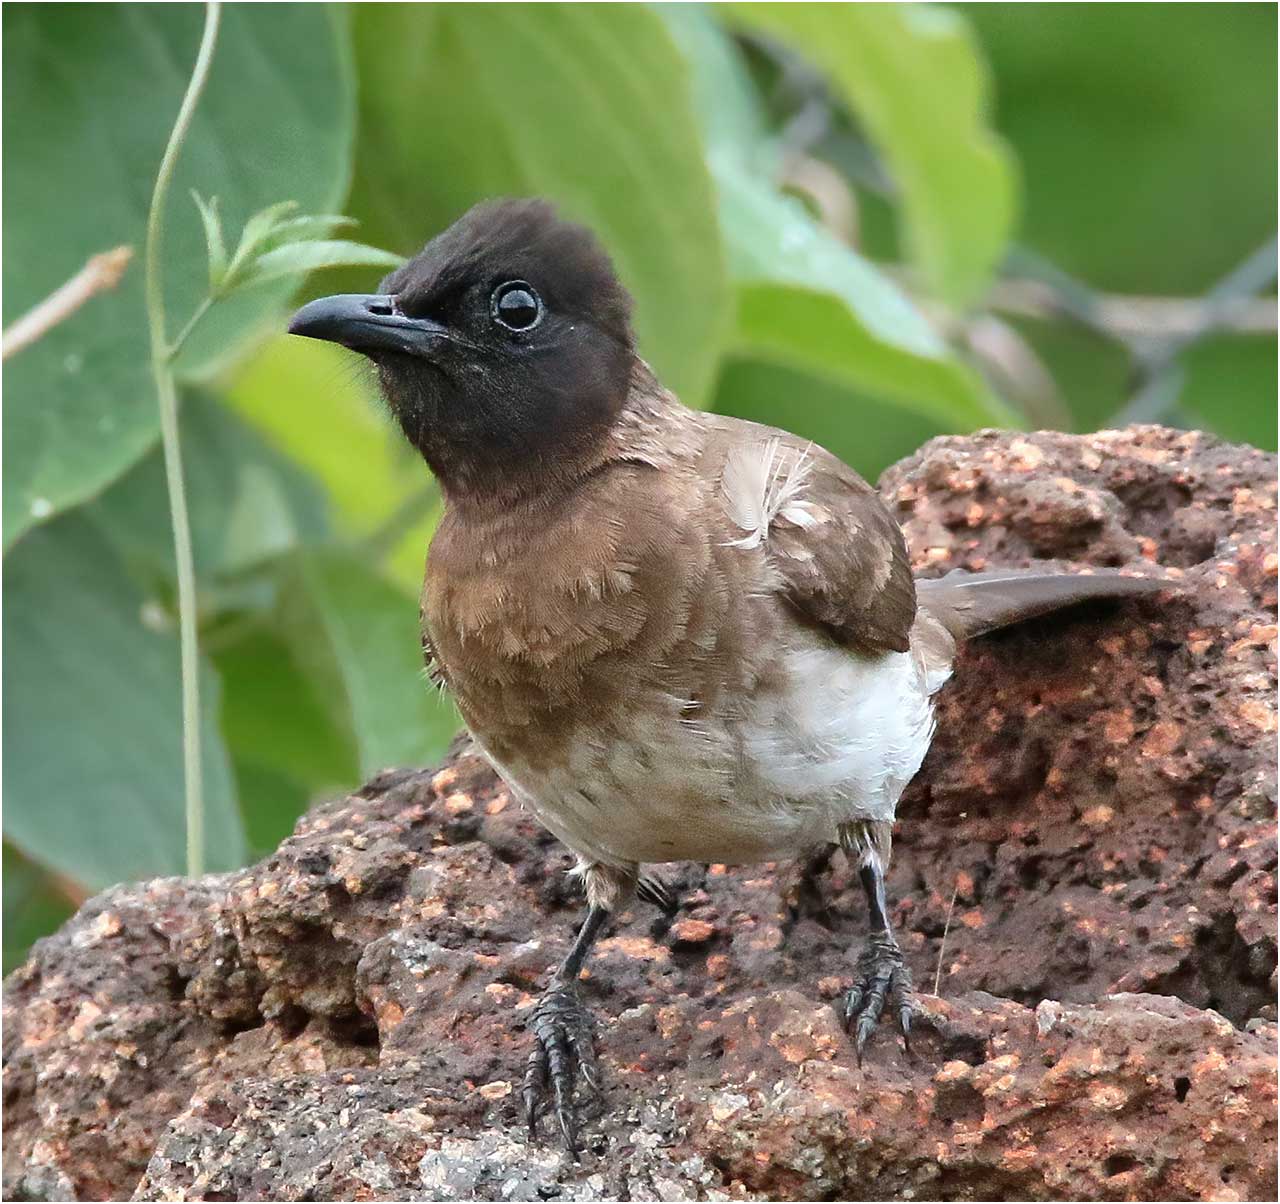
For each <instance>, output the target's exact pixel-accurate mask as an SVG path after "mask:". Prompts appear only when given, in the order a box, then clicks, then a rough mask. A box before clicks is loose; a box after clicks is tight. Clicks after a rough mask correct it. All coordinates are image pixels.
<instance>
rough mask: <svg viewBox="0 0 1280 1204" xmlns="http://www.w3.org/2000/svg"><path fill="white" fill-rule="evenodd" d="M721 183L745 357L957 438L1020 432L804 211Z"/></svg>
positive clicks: (729, 175) (725, 179) (739, 180)
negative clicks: (912, 416) (894, 408)
mask: <svg viewBox="0 0 1280 1204" xmlns="http://www.w3.org/2000/svg"><path fill="white" fill-rule="evenodd" d="M717 178H718V179H719V180H721V181H722V185H721V186H722V195H723V201H722V205H721V212H722V214H723V215H724V223H725V226H726V230H727V238H728V242H729V246H730V248H731V251H732V253H733V257H734V258H733V263H734V276H735V279H736V280H737V285H738V287H737V299H738V307H737V322H736V326H735V330H734V347H735V350H737V351H738V352H739V353H740V354H741V355H744V356H749V357H752V358H755V359H764V360H768V361H772V362H774V363H777V364H780V365H785V366H788V367H791V368H795V369H799V370H802V371H809V372H813V373H818V374H821V375H824V376H827V377H829V378H831V379H832V380H834V381H836V382H838V383H842V384H844V385H846V386H848V387H850V388H853V389H856V390H859V391H861V392H864V393H869V394H871V395H873V396H877V397H880V398H884V399H888V400H892V401H896V402H898V403H899V404H901V405H904V406H906V407H907V408H909V409H913V410H916V411H917V412H919V413H921V414H926V415H929V416H930V417H931V418H933V419H935V420H936V421H938V422H939V423H941V425H942V426H943V428H944V429H948V430H969V429H972V428H974V427H977V426H990V425H1017V424H1018V419H1017V418H1016V417H1015V416H1014V415H1013V414H1012V412H1011V411H1010V410H1008V408H1007V407H1005V406H1003V405H1002V404H1001V403H1000V402H999V401H998V400H997V399H996V398H995V397H993V396H992V395H991V393H990V391H989V389H988V388H987V387H986V385H985V383H984V382H983V380H982V378H981V377H980V376H979V375H978V374H977V372H975V371H974V370H973V369H972V368H969V367H968V366H966V365H965V364H963V363H961V362H960V361H959V359H957V358H956V356H955V355H954V353H953V352H952V351H951V350H950V349H949V348H948V347H947V345H946V344H945V343H944V342H943V341H942V339H941V338H939V336H938V335H937V334H936V333H935V332H934V330H933V328H932V327H931V326H930V325H929V323H928V322H927V321H926V319H925V318H924V317H923V316H922V315H921V314H920V312H919V311H918V310H917V309H916V308H915V307H914V306H913V305H912V304H911V303H910V302H909V301H908V300H907V299H906V297H905V296H904V295H903V294H902V292H901V291H900V290H899V289H898V287H897V286H896V285H895V284H893V282H892V281H890V280H888V279H887V278H886V277H884V276H883V275H882V274H881V273H880V272H879V271H878V270H877V269H876V268H875V267H873V266H872V265H871V264H870V263H868V262H867V261H866V260H864V259H862V258H861V257H860V256H858V255H857V254H856V253H855V252H854V251H852V250H851V249H850V248H848V247H846V246H844V245H843V244H842V243H840V242H839V241H838V240H837V239H836V238H835V237H834V236H832V235H831V234H829V233H828V232H827V231H826V230H824V229H823V228H822V227H820V226H819V225H818V224H817V223H816V222H814V221H813V219H812V218H810V217H809V215H808V214H807V213H806V212H805V211H804V209H803V208H802V207H801V205H800V204H799V202H798V201H796V200H794V199H792V198H790V197H785V196H781V195H779V194H777V193H773V192H770V191H769V190H768V189H767V188H766V187H765V186H763V185H761V184H760V183H759V182H758V181H756V180H754V179H753V178H751V177H749V176H747V175H745V174H743V173H740V172H737V171H735V170H734V169H733V168H732V167H729V166H727V165H726V167H725V168H724V169H723V170H721V171H719V172H717Z"/></svg>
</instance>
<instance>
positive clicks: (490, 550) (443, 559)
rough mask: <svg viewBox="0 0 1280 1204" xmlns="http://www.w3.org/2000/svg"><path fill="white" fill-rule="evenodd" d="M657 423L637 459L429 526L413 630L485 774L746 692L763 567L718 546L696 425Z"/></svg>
mask: <svg viewBox="0 0 1280 1204" xmlns="http://www.w3.org/2000/svg"><path fill="white" fill-rule="evenodd" d="M661 421H664V422H666V423H667V424H668V427H669V429H667V430H666V432H665V437H664V438H663V439H661V440H660V448H659V445H658V444H655V445H654V446H655V449H657V450H653V451H652V454H650V453H646V452H644V451H643V450H639V451H637V449H636V448H635V447H634V446H632V447H631V448H630V449H629V453H628V454H627V455H625V456H622V457H620V458H609V459H607V460H606V461H605V462H603V463H601V464H600V465H599V466H597V468H596V470H595V471H593V472H592V473H590V474H589V475H587V476H586V477H585V478H583V479H581V480H579V481H578V482H577V483H576V485H575V486H574V487H573V488H571V489H567V490H565V491H563V492H561V493H559V494H557V495H556V496H554V497H549V496H548V497H542V498H540V499H538V500H537V501H536V502H533V503H528V504H526V505H522V506H520V507H505V508H503V509H501V510H496V511H491V512H485V511H482V510H477V509H474V508H468V509H465V510H463V509H457V508H453V507H451V508H450V509H449V510H448V511H447V512H446V514H445V517H444V519H443V520H442V522H441V525H440V528H439V530H438V532H437V534H436V537H435V540H434V541H433V543H432V547H431V553H430V557H429V561H428V571H427V578H426V582H425V585H424V590H423V618H424V622H425V625H426V628H427V633H428V637H429V640H430V642H431V644H432V645H433V646H434V653H435V656H436V658H437V659H438V661H439V664H440V666H441V669H442V671H443V674H444V676H445V678H446V680H447V682H448V685H449V687H450V689H451V691H452V693H453V695H454V698H455V700H456V701H457V703H458V706H459V709H460V710H461V712H462V714H463V717H464V718H465V719H466V721H467V723H468V726H470V727H471V729H472V731H473V732H475V734H476V735H477V736H478V737H480V739H481V740H482V741H483V742H484V744H485V745H486V747H488V748H489V750H490V751H491V752H492V754H493V755H494V757H495V758H496V759H498V760H499V761H504V762H505V761H507V760H519V761H521V762H523V763H526V764H535V765H536V764H537V763H538V762H539V761H543V760H554V759H555V758H557V757H559V756H560V755H561V754H562V752H563V750H564V749H565V748H566V747H568V746H569V744H570V742H571V740H572V737H573V734H574V732H575V731H576V730H578V729H580V728H581V727H582V725H583V724H587V725H592V726H593V727H595V728H596V729H597V730H601V731H606V730H608V729H610V728H615V729H616V728H617V727H619V726H625V725H626V724H627V723H628V722H629V720H628V709H629V708H632V707H635V706H638V705H643V704H644V699H645V697H646V694H647V693H649V692H651V691H653V690H659V691H661V692H663V693H664V694H666V695H668V696H672V695H674V696H675V697H677V698H680V699H683V700H685V702H686V714H687V715H688V716H689V717H691V718H692V717H696V716H697V715H698V714H699V713H700V712H701V711H702V710H703V709H705V708H708V707H713V706H714V705H715V703H716V701H717V700H718V698H719V696H720V694H721V692H722V691H724V690H726V689H730V690H747V689H749V688H750V686H751V680H750V679H751V677H752V675H753V674H754V673H755V672H756V669H755V664H754V662H755V658H754V657H753V655H752V651H751V650H752V648H753V647H754V648H761V647H765V648H767V647H768V646H769V643H770V641H769V640H768V639H767V637H766V633H765V632H764V631H763V630H761V627H762V625H763V624H765V623H766V622H767V621H768V618H767V617H768V615H770V614H772V613H774V608H773V607H772V606H771V605H754V604H751V603H750V602H749V601H747V599H749V598H750V596H751V595H753V594H757V595H758V594H759V590H758V588H757V589H754V590H753V588H752V586H751V583H750V582H749V581H748V580H747V579H746V578H748V577H750V576H751V575H752V573H753V572H758V571H760V568H761V564H762V561H760V560H759V558H757V557H752V556H744V555H743V553H742V551H741V549H740V548H734V547H732V546H730V539H731V537H732V535H733V534H734V532H732V531H730V530H729V529H728V528H727V526H726V525H725V520H724V518H723V515H722V504H721V502H720V500H719V499H718V498H717V496H716V491H717V490H718V488H719V473H718V471H707V469H708V467H709V466H708V465H706V464H704V463H703V458H704V456H706V455H707V454H711V455H715V454H721V455H722V454H723V452H722V451H721V452H720V453H716V452H715V451H714V449H713V450H712V451H710V452H708V449H707V443H708V441H707V439H706V434H705V430H704V426H703V424H702V422H701V421H700V416H699V415H696V414H693V413H692V412H690V411H687V410H683V411H677V410H673V411H671V413H670V414H668V415H666V416H665V418H663V419H662V420H661ZM654 423H655V417H654V415H653V414H650V415H647V416H646V418H645V429H646V432H647V433H650V434H652V430H653V426H654ZM624 433H625V432H624ZM659 458H660V459H661V462H655V461H657V460H659ZM717 516H720V517H717Z"/></svg>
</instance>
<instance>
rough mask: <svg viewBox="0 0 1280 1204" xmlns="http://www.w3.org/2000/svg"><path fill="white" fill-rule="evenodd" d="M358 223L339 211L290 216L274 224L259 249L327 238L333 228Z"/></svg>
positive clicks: (356, 224)
mask: <svg viewBox="0 0 1280 1204" xmlns="http://www.w3.org/2000/svg"><path fill="white" fill-rule="evenodd" d="M359 224H360V223H359V222H358V221H356V219H355V218H354V217H344V216H343V215H342V214H340V213H304V214H303V215H302V216H301V217H291V218H290V219H289V220H288V221H284V222H281V223H280V224H279V225H278V226H276V228H275V229H274V230H272V232H271V233H270V235H268V237H267V238H266V240H265V241H264V242H263V243H262V244H261V246H260V248H259V249H260V250H262V251H270V250H273V249H274V248H276V247H282V246H284V245H285V244H286V243H291V242H307V241H309V240H310V239H314V238H328V237H329V235H330V234H332V233H333V232H334V231H335V230H341V229H345V228H347V227H351V226H358V225H359Z"/></svg>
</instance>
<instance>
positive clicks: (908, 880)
mask: <svg viewBox="0 0 1280 1204" xmlns="http://www.w3.org/2000/svg"><path fill="white" fill-rule="evenodd" d="M881 488H882V491H883V493H884V496H885V497H886V499H887V500H888V501H889V503H890V505H891V506H893V507H894V508H895V511H896V513H897V514H898V516H899V518H900V520H901V521H902V522H903V525H904V527H905V529H906V531H907V534H908V539H909V541H910V544H911V547H912V552H913V555H914V557H915V560H916V565H917V569H918V571H920V572H922V573H935V572H941V571H945V570H946V569H949V568H952V567H965V568H972V569H980V568H994V567H999V566H1010V567H1022V566H1025V565H1028V564H1031V563H1033V562H1036V563H1038V562H1043V561H1046V560H1047V561H1051V562H1054V563H1055V564H1057V565H1058V566H1059V567H1067V566H1068V565H1072V566H1083V565H1095V566H1100V565H1121V566H1123V565H1129V566H1134V567H1151V566H1154V565H1156V564H1160V565H1163V566H1165V567H1166V568H1167V569H1168V570H1169V571H1170V572H1171V573H1173V574H1174V575H1176V576H1178V577H1179V578H1180V580H1181V582H1182V585H1183V587H1184V590H1183V592H1182V593H1181V594H1179V595H1178V596H1176V597H1171V598H1166V599H1163V600H1162V601H1161V602H1160V603H1158V604H1157V603H1151V602H1144V603H1132V604H1126V605H1124V606H1117V605H1109V606H1104V605H1096V606H1090V607H1088V608H1081V609H1079V610H1077V611H1075V612H1073V613H1071V614H1066V615H1059V616H1055V617H1052V618H1047V619H1043V620H1040V621H1037V622H1035V623H1033V624H1027V625H1025V626H1024V627H1022V628H1019V629H1015V630H1011V631H1009V632H1006V633H1002V634H999V635H996V636H993V637H988V638H986V639H984V640H981V641H976V642H975V643H974V644H973V645H972V646H971V647H970V648H969V649H968V650H967V651H966V652H965V653H964V655H963V657H962V659H961V661H960V663H959V665H958V666H957V672H956V677H955V680H954V681H953V682H952V683H951V684H950V685H949V686H948V687H947V690H946V693H945V694H944V696H943V699H942V704H941V708H940V714H939V725H938V735H937V739H936V741H935V744H934V748H933V750H932V752H931V753H930V755H929V758H928V760H927V762H926V765H925V767H924V769H923V770H922V772H921V774H920V776H919V778H918V779H917V781H916V783H915V784H914V785H913V786H912V788H911V790H910V792H909V794H908V796H907V797H906V798H905V799H904V803H903V807H902V809H901V813H900V818H901V822H900V824H899V829H898V837H897V845H896V850H895V859H894V863H893V867H892V874H891V882H890V887H891V893H892V902H893V911H894V918H895V922H896V923H897V925H898V930H899V934H900V938H901V940H902V943H903V946H904V948H905V950H906V955H907V959H908V961H909V963H910V965H911V968H912V970H913V971H914V973H915V977H916V980H917V983H918V984H919V985H920V986H921V988H922V989H923V990H924V991H926V992H932V991H933V990H934V986H935V982H936V983H937V986H938V990H939V992H940V997H937V996H934V995H931V994H925V995H924V996H923V997H922V1004H923V1006H924V1008H925V1010H926V1012H927V1017H928V1022H927V1023H922V1024H921V1026H920V1028H919V1030H918V1034H917V1036H916V1038H915V1040H914V1041H913V1052H912V1054H911V1055H910V1056H908V1055H907V1054H906V1053H904V1051H903V1049H902V1047H901V1045H900V1043H898V1042H897V1041H896V1040H895V1039H894V1037H893V1035H892V1032H891V1030H890V1029H889V1028H888V1026H884V1027H883V1029H882V1031H881V1032H880V1033H878V1034H877V1036H876V1038H875V1039H874V1041H873V1042H872V1044H871V1046H870V1047H869V1049H868V1054H867V1057H866V1061H865V1065H864V1066H862V1067H859V1066H858V1065H857V1063H856V1061H855V1060H854V1058H853V1056H852V1053H851V1051H850V1049H849V1046H848V1043H847V1041H846V1039H845V1037H844V1035H843V1033H842V1032H841V1031H840V1028H839V1025H838V1023H837V1021H836V1018H835V1015H834V1012H833V1010H832V1007H831V1001H832V1000H833V999H835V998H836V997H837V996H838V995H839V993H840V992H841V991H842V990H843V989H844V988H845V987H847V986H848V984H849V981H850V974H851V966H852V959H851V957H850V950H851V949H856V948H857V945H858V943H859V942H860V940H861V936H862V933H863V928H864V923H865V921H864V908H863V904H862V900H861V897H860V892H859V890H858V888H857V882H856V876H855V875H851V874H850V872H849V870H848V868H847V867H846V866H845V865H844V863H843V862H842V860H841V859H840V858H839V857H837V858H836V859H835V860H834V861H833V862H832V864H831V866H830V867H829V868H828V869H827V870H825V871H824V872H823V873H822V874H821V875H820V877H819V878H818V879H817V881H810V880H808V879H803V878H802V877H801V875H800V874H799V872H798V871H797V869H796V868H795V867H792V866H773V865H764V866H754V867H744V868H736V869H729V868H725V867H723V866H710V867H702V866H674V867H665V869H664V874H665V876H666V878H667V880H668V882H669V883H670V884H671V886H672V887H673V888H674V889H675V890H676V891H677V893H678V894H679V897H680V900H681V903H680V910H679V912H678V914H677V915H676V916H675V917H674V920H663V919H661V918H656V917H655V913H654V912H653V910H652V909H651V908H649V907H647V906H646V905H643V904H636V905H635V906H634V907H633V908H632V909H631V910H630V911H628V912H627V913H625V914H624V915H623V916H622V917H621V918H620V921H619V923H618V924H617V925H616V927H615V928H614V930H613V931H612V932H611V933H608V934H607V935H606V939H604V940H603V941H602V942H601V944H600V946H599V948H598V951H597V953H596V955H595V956H593V958H592V959H591V961H590V962H589V970H588V975H587V977H586V978H585V980H584V983H583V989H584V995H585V997H586V999H587V1000H588V1002H589V1003H590V1005H591V1006H592V1007H593V1009H594V1010H595V1012H596V1015H597V1016H598V1017H599V1020H600V1031H599V1037H600V1048H601V1053H602V1057H603V1062H604V1066H605V1070H606V1072H607V1076H608V1081H607V1085H606V1095H605V1101H604V1102H605V1105H606V1108H605V1111H604V1112H603V1114H602V1115H600V1116H598V1117H597V1118H596V1119H595V1120H594V1121H593V1122H592V1123H591V1124H590V1125H589V1127H588V1131H587V1149H586V1151H585V1152H584V1155H583V1158H582V1160H581V1162H580V1163H579V1164H577V1165H574V1164H573V1163H571V1162H569V1161H568V1160H567V1159H565V1158H564V1157H563V1156H562V1155H561V1154H560V1153H559V1152H558V1151H557V1150H556V1148H555V1147H554V1146H553V1145H551V1144H541V1143H534V1144H530V1143H529V1142H528V1141H527V1140H526V1138H525V1136H524V1133H523V1129H522V1125H521V1123H520V1120H519V1116H518V1095H519V1091H518V1083H519V1078H520V1075H521V1072H522V1067H523V1061H524V1058H525V1056H526V1054H527V1049H528V1045H527V1038H526V1035H525V1034H524V1032H523V1031H522V1027H521V1020H522V1018H523V1017H524V1016H526V1015H527V1014H528V1012H529V1009H530V1008H531V1007H532V1005H533V1002H534V1000H535V999H536V996H537V991H538V989H539V986H540V984H541V983H542V982H543V981H544V980H545V977H546V974H547V971H548V969H549V968H550V967H551V966H552V965H554V964H555V963H556V961H557V960H558V959H559V958H560V957H561V956H562V955H563V953H564V952H565V950H566V949H567V946H568V942H569V939H570V937H571V933H572V923H573V919H574V917H575V915H576V914H577V909H578V906H579V900H578V899H577V898H576V896H575V894H574V889H573V887H572V884H571V882H570V880H569V879H567V878H566V876H565V874H564V872H563V871H564V870H565V869H566V868H567V867H568V865H569V864H570V859H569V858H568V856H567V855H566V854H565V853H564V851H563V850H562V849H561V848H560V847H559V846H558V845H557V844H556V843H555V842H554V841H553V840H552V839H551V838H550V837H549V836H547V835H546V834H545V833H543V832H541V831H540V830H539V829H538V828H537V826H536V825H535V824H533V823H532V822H531V821H530V820H529V818H528V817H527V816H526V815H524V814H523V813H522V812H521V811H520V809H519V808H518V807H517V806H516V805H515V804H513V803H512V802H511V800H510V798H509V796H508V795H507V793H506V792H505V791H504V790H503V789H502V788H501V786H500V784H499V783H498V782H497V781H496V780H495V779H494V778H493V776H492V773H491V772H490V771H489V770H488V768H487V767H486V766H485V765H484V763H483V762H482V761H481V760H479V759H478V758H477V757H476V756H474V755H473V754H472V753H471V752H470V751H469V750H468V749H467V748H466V747H465V746H459V747H458V748H456V749H455V750H454V752H453V754H452V755H451V756H450V757H449V758H448V760H447V761H446V762H445V764H444V765H443V766H442V767H439V768H438V769H436V770H434V771H395V772H389V773H387V774H384V775H382V776H381V777H379V778H377V779H375V780H374V781H372V782H370V783H369V784H368V785H367V786H366V787H365V788H364V789H363V790H361V791H360V792H358V793H356V794H354V795H352V796H350V797H348V798H346V799H344V800H341V801H337V802H334V803H331V804H329V805H327V806H322V807H319V808H316V809H315V810H313V811H312V812H311V813H310V814H308V815H307V816H306V817H304V818H303V820H301V821H300V823H299V825H298V828H297V831H296V832H295V834H294V836H292V837H291V838H290V839H289V840H287V841H286V842H285V843H284V844H283V845H282V846H281V847H280V849H279V850H278V851H277V852H276V853H275V854H274V855H273V856H271V857H269V858H268V859H267V860H265V861H263V862H262V863H260V864H259V865H257V866H254V867H252V868H250V869H247V870H245V871H243V872H240V873H237V874H231V875H223V876H220V877H210V878H206V879H204V880H202V881H200V882H196V883H191V882H183V881H180V880H173V879H170V880H163V881H157V882H152V883H147V884H144V885H141V886H135V887H122V888H116V889H115V890H112V891H108V892H107V893H106V894H104V895H102V896H99V897H98V898H97V899H95V900H93V901H91V902H90V903H89V904H87V905H86V906H85V907H84V908H82V909H81V911H80V913H79V914H78V915H77V916H76V917H75V918H74V919H73V920H72V921H71V922H69V923H68V924H67V925H66V926H65V927H64V928H63V929H62V931H61V932H59V933H58V934H56V935H55V936H54V937H52V938H50V939H48V940H47V941H44V942H42V943H41V944H40V945H38V946H37V948H36V949H35V950H34V951H33V953H32V955H31V957H30V959H29V960H28V962H27V963H26V964H25V965H24V966H23V967H22V968H21V969H19V970H18V971H17V972H15V974H14V975H12V976H11V977H10V979H9V980H8V982H7V983H6V990H5V1028H4V1041H5V1049H4V1057H5V1072H4V1073H5V1116H4V1123H5V1138H6V1139H5V1148H4V1158H5V1186H6V1196H7V1197H10V1198H17V1197H26V1198H46V1199H68V1198H73V1197H79V1198H108V1197H115V1198H123V1197H128V1196H129V1195H131V1194H133V1193H135V1192H136V1194H137V1197H138V1198H141V1199H173V1198H185V1199H229V1198H242V1199H326V1198H327V1199H371V1200H376V1199H385V1200H400V1199H512V1200H535V1199H547V1198H551V1197H558V1198H562V1199H606V1198H619V1197H623V1198H633V1199H685V1198H689V1199H693V1198H708V1199H717V1198H718V1199H739V1198H745V1199H824V1198H825V1199H831V1198H844V1199H850V1198H855V1199H856V1198H864V1199H957V1198H970V1199H972V1198H981V1199H998V1198H1007V1199H1228V1200H1229V1199H1274V1198H1275V1192H1276V1180H1275V1164H1276V1163H1275V1159H1276V1103H1275V1069H1276V1057H1275V1055H1276V1029H1275V1025H1274V1023H1273V1022H1274V1019H1275V965H1276V946H1275V932H1276V929H1275V923H1276V916H1275V906H1276V895H1275V873H1276V845H1275V824H1274V818H1275V793H1274V785H1275V779H1274V769H1275V766H1274V733H1275V708H1274V688H1275V678H1274V673H1275V660H1274V645H1275V633H1276V628H1275V583H1276V550H1275V542H1274V523H1275V463H1274V459H1273V458H1271V457H1268V456H1265V455H1263V454H1262V453H1259V452H1255V451H1252V450H1250V449H1247V448H1240V447H1233V446H1230V445H1227V444H1224V443H1221V442H1218V441H1216V440H1213V439H1211V438H1209V437H1207V436H1204V435H1200V434H1186V433H1180V432H1174V431H1168V430H1163V429H1160V428H1134V429H1131V430H1128V431H1123V432H1115V433H1106V434H1101V435H1094V436H1069V435H1051V434H1038V435H997V434H990V433H982V434H979V435H976V436H971V437H966V438H954V439H940V440H935V441H933V442H932V443H930V444H929V445H928V446H927V447H926V448H925V449H923V451H921V452H920V453H919V454H918V455H917V456H915V457H913V458H912V459H910V460H908V461H906V462H904V463H903V464H901V465H899V466H897V467H895V468H894V469H892V470H891V471H890V472H889V473H888V474H886V476H885V478H884V480H883V481H882V483H881ZM545 1136H547V1137H548V1138H549V1137H550V1136H551V1134H550V1133H549V1132H547V1133H546V1134H545Z"/></svg>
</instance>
